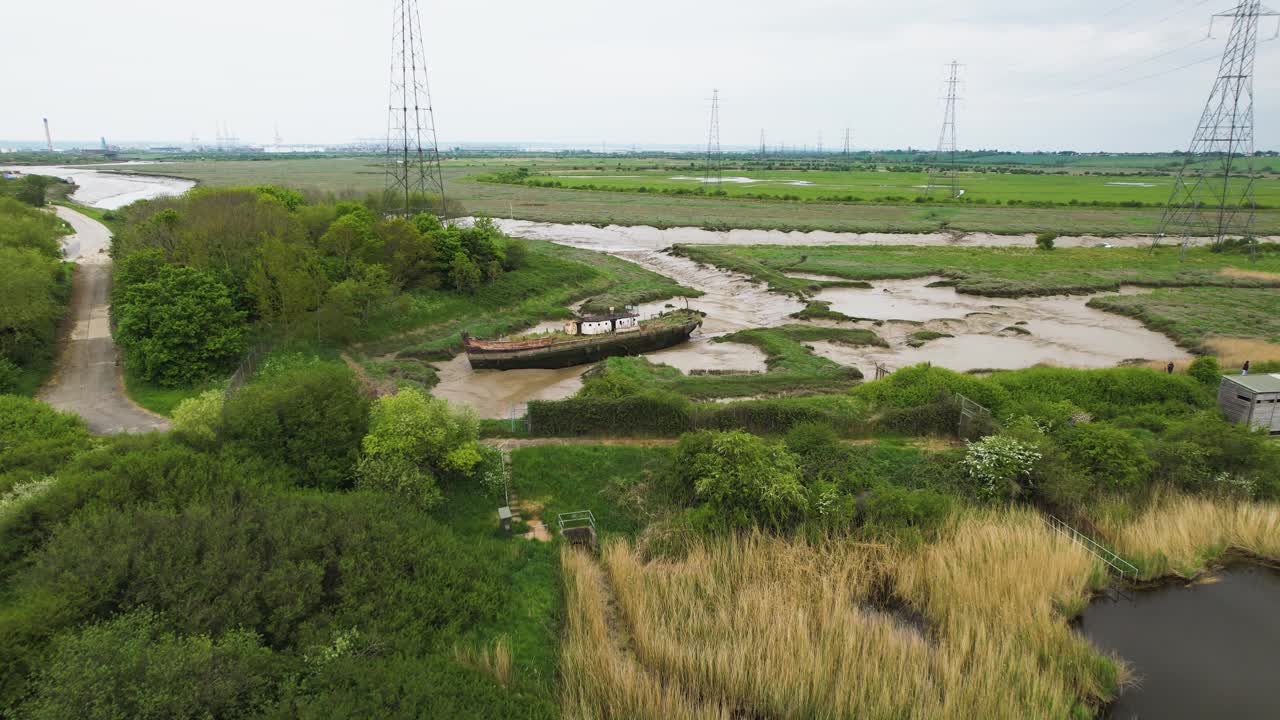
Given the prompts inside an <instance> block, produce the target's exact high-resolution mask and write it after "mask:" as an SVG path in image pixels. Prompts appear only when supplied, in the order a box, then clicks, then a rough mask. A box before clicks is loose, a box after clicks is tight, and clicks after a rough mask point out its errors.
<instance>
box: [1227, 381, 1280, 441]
mask: <svg viewBox="0 0 1280 720" xmlns="http://www.w3.org/2000/svg"><path fill="white" fill-rule="evenodd" d="M1218 407H1220V408H1222V412H1223V413H1224V414H1226V416H1227V419H1228V420H1230V421H1231V422H1234V423H1239V424H1241V425H1252V426H1253V427H1257V428H1261V429H1263V430H1266V431H1267V432H1269V433H1270V434H1271V435H1273V436H1276V435H1280V375H1224V376H1223V378H1222V385H1220V386H1219V387H1218Z"/></svg>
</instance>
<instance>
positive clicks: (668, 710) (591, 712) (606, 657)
mask: <svg viewBox="0 0 1280 720" xmlns="http://www.w3.org/2000/svg"><path fill="white" fill-rule="evenodd" d="M560 565H561V570H562V571H563V576H564V583H565V601H566V603H567V605H568V608H569V612H568V619H567V622H566V624H565V631H564V637H563V639H562V641H561V646H560V672H561V681H562V691H561V692H562V695H561V710H562V712H563V713H564V716H565V717H567V718H572V719H574V720H609V719H616V720H633V719H634V720H647V719H649V718H652V719H653V720H728V718H729V713H728V712H726V711H725V710H724V709H723V708H721V707H718V706H716V705H714V704H707V703H703V702H700V701H699V700H698V699H697V698H696V697H695V696H693V695H690V694H689V693H687V692H685V691H684V690H683V689H682V688H680V687H679V686H677V685H675V684H673V683H669V682H663V681H662V680H661V679H660V678H659V677H658V676H657V675H656V674H654V673H652V672H650V671H648V670H646V669H645V668H644V667H643V666H642V665H641V664H640V663H639V662H637V661H636V659H635V658H634V657H633V656H632V654H631V652H630V651H629V650H628V648H627V647H626V643H627V638H626V633H625V632H624V631H623V630H622V629H621V628H620V627H617V623H616V622H615V621H614V620H613V619H612V616H613V613H614V611H613V608H612V606H611V605H612V603H611V599H610V595H609V591H608V588H607V587H606V586H605V579H604V573H603V572H602V571H601V569H600V567H599V565H597V564H596V562H595V560H593V559H592V558H591V557H590V556H588V555H586V554H584V553H582V552H581V551H579V550H574V549H569V548H566V549H565V550H564V551H562V553H561V555H560Z"/></svg>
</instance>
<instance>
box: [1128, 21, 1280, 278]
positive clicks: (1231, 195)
mask: <svg viewBox="0 0 1280 720" xmlns="http://www.w3.org/2000/svg"><path fill="white" fill-rule="evenodd" d="M1275 15H1276V13H1274V12H1272V11H1270V10H1266V9H1264V8H1263V7H1262V4H1261V3H1260V2H1258V0H1241V2H1240V3H1239V4H1238V5H1237V6H1236V7H1235V9H1234V10H1233V11H1232V12H1230V13H1222V14H1220V15H1217V16H1215V17H1230V18H1231V19H1232V20H1231V34H1230V35H1229V37H1228V40H1227V46H1226V48H1225V49H1224V50H1223V53H1222V62H1221V64H1220V65H1219V66H1218V77H1217V80H1216V81H1214V84H1213V90H1212V91H1211V92H1210V93H1209V99H1208V100H1207V101H1206V102H1205V106H1204V112H1203V113H1202V114H1201V116H1200V121H1199V123H1197V125H1196V131H1195V135H1194V136H1193V137H1192V139H1191V146H1190V148H1189V149H1188V150H1187V154H1186V159H1185V161H1184V163H1183V166H1182V168H1181V169H1180V170H1179V171H1178V177H1177V180H1175V181H1174V186H1173V192H1172V193H1171V194H1170V196H1169V202H1168V204H1167V206H1166V208H1165V213H1164V217H1163V218H1161V221H1160V233H1159V234H1158V235H1157V237H1161V236H1164V235H1166V234H1169V233H1172V234H1174V235H1176V236H1178V237H1181V238H1182V257H1183V258H1184V259H1185V257H1186V253H1187V246H1188V245H1189V244H1190V242H1191V238H1192V237H1193V236H1206V235H1207V236H1210V237H1212V238H1213V245H1214V247H1221V246H1222V244H1223V243H1224V242H1226V241H1227V239H1228V238H1229V237H1230V236H1232V235H1235V236H1239V237H1242V238H1251V237H1252V234H1253V220H1254V212H1255V207H1256V205H1255V201H1254V182H1255V176H1254V172H1253V150H1254V143H1253V140H1254V122H1253V74H1254V68H1255V65H1256V60H1257V52H1258V20H1259V18H1261V17H1263V16H1268V17H1272V16H1275ZM1157 242H1158V241H1157ZM1153 247H1154V245H1153ZM1250 249H1251V250H1252V249H1253V248H1252V247H1251V248H1250Z"/></svg>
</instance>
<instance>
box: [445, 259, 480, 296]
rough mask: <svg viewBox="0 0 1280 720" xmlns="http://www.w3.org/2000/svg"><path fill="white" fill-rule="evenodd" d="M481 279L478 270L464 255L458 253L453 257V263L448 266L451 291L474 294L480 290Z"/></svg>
mask: <svg viewBox="0 0 1280 720" xmlns="http://www.w3.org/2000/svg"><path fill="white" fill-rule="evenodd" d="M483 279H484V278H483V276H482V275H481V274H480V268H478V267H476V264H475V263H474V262H472V261H471V259H470V258H468V257H467V256H466V254H465V253H462V252H459V253H457V254H455V255H454V256H453V263H452V264H451V265H450V266H449V284H450V285H451V286H453V289H455V290H458V291H459V292H465V293H472V294H474V293H475V292H476V291H477V290H479V289H480V283H481V281H483Z"/></svg>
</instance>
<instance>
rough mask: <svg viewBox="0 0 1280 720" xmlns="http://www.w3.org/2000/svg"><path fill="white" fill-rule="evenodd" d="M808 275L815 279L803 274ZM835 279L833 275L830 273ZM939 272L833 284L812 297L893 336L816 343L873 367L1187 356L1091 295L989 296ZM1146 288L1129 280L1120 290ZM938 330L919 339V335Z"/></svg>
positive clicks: (1093, 363) (1082, 363) (1095, 362)
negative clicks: (879, 340) (958, 286)
mask: <svg viewBox="0 0 1280 720" xmlns="http://www.w3.org/2000/svg"><path fill="white" fill-rule="evenodd" d="M805 277H806V278H808V279H818V278H815V277H814V276H805ZM826 279H835V278H826ZM941 279H942V278H917V279H913V280H882V281H876V282H874V283H872V284H873V286H874V287H872V288H870V289H862V288H829V289H827V290H823V291H822V292H820V293H819V294H818V295H817V296H816V298H815V299H817V300H821V301H825V302H829V303H831V309H832V310H836V311H838V312H841V313H843V314H845V315H848V316H850V317H855V318H865V320H862V321H861V322H860V323H859V324H860V325H862V326H865V327H869V328H872V329H874V330H875V331H876V332H877V333H879V334H880V336H881V337H883V338H884V339H885V340H887V341H888V342H889V345H890V347H888V348H874V347H868V348H854V347H848V346H843V345H833V344H829V343H816V344H815V345H814V350H815V352H817V353H818V354H820V355H823V356H824V357H828V358H830V359H832V360H835V361H836V362H839V363H842V364H845V365H852V366H854V367H857V368H858V369H860V370H862V372H863V373H864V374H868V375H870V374H871V371H872V370H874V368H875V365H876V363H882V364H885V365H887V366H889V367H891V368H897V367H905V366H908V365H915V364H918V363H922V362H931V363H933V364H935V365H939V366H942V367H946V368H949V369H951V370H957V371H961V372H964V371H969V370H984V369H993V370H1009V369H1016V368H1024V367H1031V366H1033V365H1038V364H1050V365H1059V366H1064V367H1081V368H1092V367H1111V366H1114V365H1117V364H1119V363H1122V362H1124V361H1126V360H1154V361H1160V362H1165V361H1169V360H1183V359H1186V358H1187V357H1188V355H1187V353H1186V352H1185V351H1184V350H1182V349H1181V348H1179V347H1178V346H1177V345H1176V344H1175V343H1174V342H1173V341H1172V340H1170V339H1169V338H1168V337H1165V336H1164V335H1161V334H1159V333H1155V332H1152V331H1150V330H1147V329H1146V328H1145V327H1143V326H1142V323H1140V322H1138V321H1137V320H1133V319H1131V318H1126V317H1122V316H1119V315H1114V314H1111V313H1107V312H1103V311H1101V310H1095V309H1093V308H1090V307H1088V302H1089V299H1090V298H1092V297H1096V296H1094V295H1087V296H1086V295H1063V296H1055V297H1043V298H988V297H981V296H977V295H964V294H961V293H957V292H956V291H955V289H954V288H950V287H930V285H932V284H933V283H935V282H937V281H939V280H941ZM1141 292H1145V291H1144V290H1141V289H1138V288H1125V289H1123V290H1121V294H1135V293H1141ZM921 332H933V333H938V334H941V335H945V336H950V337H941V338H937V339H934V340H929V341H927V342H924V343H923V344H922V345H920V346H919V347H912V343H913V342H915V343H919V340H918V339H917V338H916V337H913V336H915V335H916V334H917V333H921Z"/></svg>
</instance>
